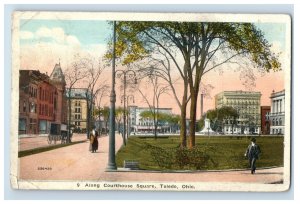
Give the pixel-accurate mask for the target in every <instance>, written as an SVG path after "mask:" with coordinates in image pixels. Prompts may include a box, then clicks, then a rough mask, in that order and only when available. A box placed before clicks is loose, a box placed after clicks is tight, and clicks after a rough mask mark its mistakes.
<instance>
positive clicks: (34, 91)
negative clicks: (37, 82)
mask: <svg viewBox="0 0 300 204" xmlns="http://www.w3.org/2000/svg"><path fill="white" fill-rule="evenodd" d="M29 95H30V97H33V98H37V89H36V88H34V87H32V86H29Z"/></svg>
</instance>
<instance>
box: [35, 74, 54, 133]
mask: <svg viewBox="0 0 300 204" xmlns="http://www.w3.org/2000/svg"><path fill="white" fill-rule="evenodd" d="M38 90H39V91H38V99H37V101H38V121H39V134H47V133H50V132H51V130H50V128H51V123H52V122H54V118H55V114H56V112H55V109H54V99H55V98H56V97H57V91H56V88H55V86H54V85H53V84H52V83H51V81H50V78H49V76H47V75H46V74H40V82H39V85H38ZM57 129H58V128H57V127H56V128H55V132H57ZM52 131H53V130H52Z"/></svg>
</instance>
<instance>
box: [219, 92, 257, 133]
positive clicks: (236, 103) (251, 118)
mask: <svg viewBox="0 0 300 204" xmlns="http://www.w3.org/2000/svg"><path fill="white" fill-rule="evenodd" d="M260 99H261V93H260V92H249V91H223V92H221V93H219V94H217V95H216V96H215V108H216V109H219V108H221V107H226V106H228V107H233V108H234V109H235V110H236V111H237V112H238V114H239V118H238V119H237V120H236V122H235V123H234V120H233V119H232V118H228V119H225V120H224V121H223V123H224V125H223V133H224V134H260V132H261V112H260V111H261V109H260Z"/></svg>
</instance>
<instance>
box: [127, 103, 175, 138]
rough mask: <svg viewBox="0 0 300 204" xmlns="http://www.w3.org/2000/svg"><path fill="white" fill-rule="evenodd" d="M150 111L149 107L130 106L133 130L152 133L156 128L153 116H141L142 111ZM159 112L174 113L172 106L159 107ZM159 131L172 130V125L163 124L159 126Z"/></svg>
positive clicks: (131, 128)
mask: <svg viewBox="0 0 300 204" xmlns="http://www.w3.org/2000/svg"><path fill="white" fill-rule="evenodd" d="M146 111H147V112H150V111H151V109H150V108H149V107H137V106H129V120H130V122H129V124H130V130H131V132H146V133H150V132H153V130H154V128H155V127H154V120H153V118H152V117H148V118H144V117H141V113H143V112H146ZM158 113H167V114H172V108H158ZM157 130H158V132H168V131H170V125H168V124H163V125H159V126H158V127H157Z"/></svg>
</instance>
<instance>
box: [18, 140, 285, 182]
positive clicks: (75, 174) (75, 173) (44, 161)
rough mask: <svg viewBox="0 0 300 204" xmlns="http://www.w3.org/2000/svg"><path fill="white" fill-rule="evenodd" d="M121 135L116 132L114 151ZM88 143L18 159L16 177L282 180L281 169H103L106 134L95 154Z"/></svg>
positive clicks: (178, 180)
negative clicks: (160, 170) (18, 166)
mask: <svg viewBox="0 0 300 204" xmlns="http://www.w3.org/2000/svg"><path fill="white" fill-rule="evenodd" d="M121 145H122V138H121V136H120V135H116V151H117V150H118V149H119V148H120V147H121ZM88 149H89V142H88V141H86V142H84V143H80V144H76V145H71V146H67V147H64V148H58V149H55V150H51V151H47V152H43V153H39V154H34V155H30V156H25V157H22V158H20V174H19V177H20V179H25V180H78V181H79V180H91V181H161V182H168V181H170V182H174V181H176V182H180V181H182V182H185V181H187V182H188V181H190V182H191V181H192V182H197V181H198V182H250V183H274V182H279V181H282V179H283V168H272V169H261V170H257V173H256V174H255V175H251V174H250V173H249V171H224V172H212V171H203V172H194V173H160V172H143V171H136V172H134V171H132V172H125V171H124V172H122V171H118V172H105V168H106V165H107V160H108V136H103V137H101V138H100V139H99V150H98V152H97V153H91V152H89V151H88Z"/></svg>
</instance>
